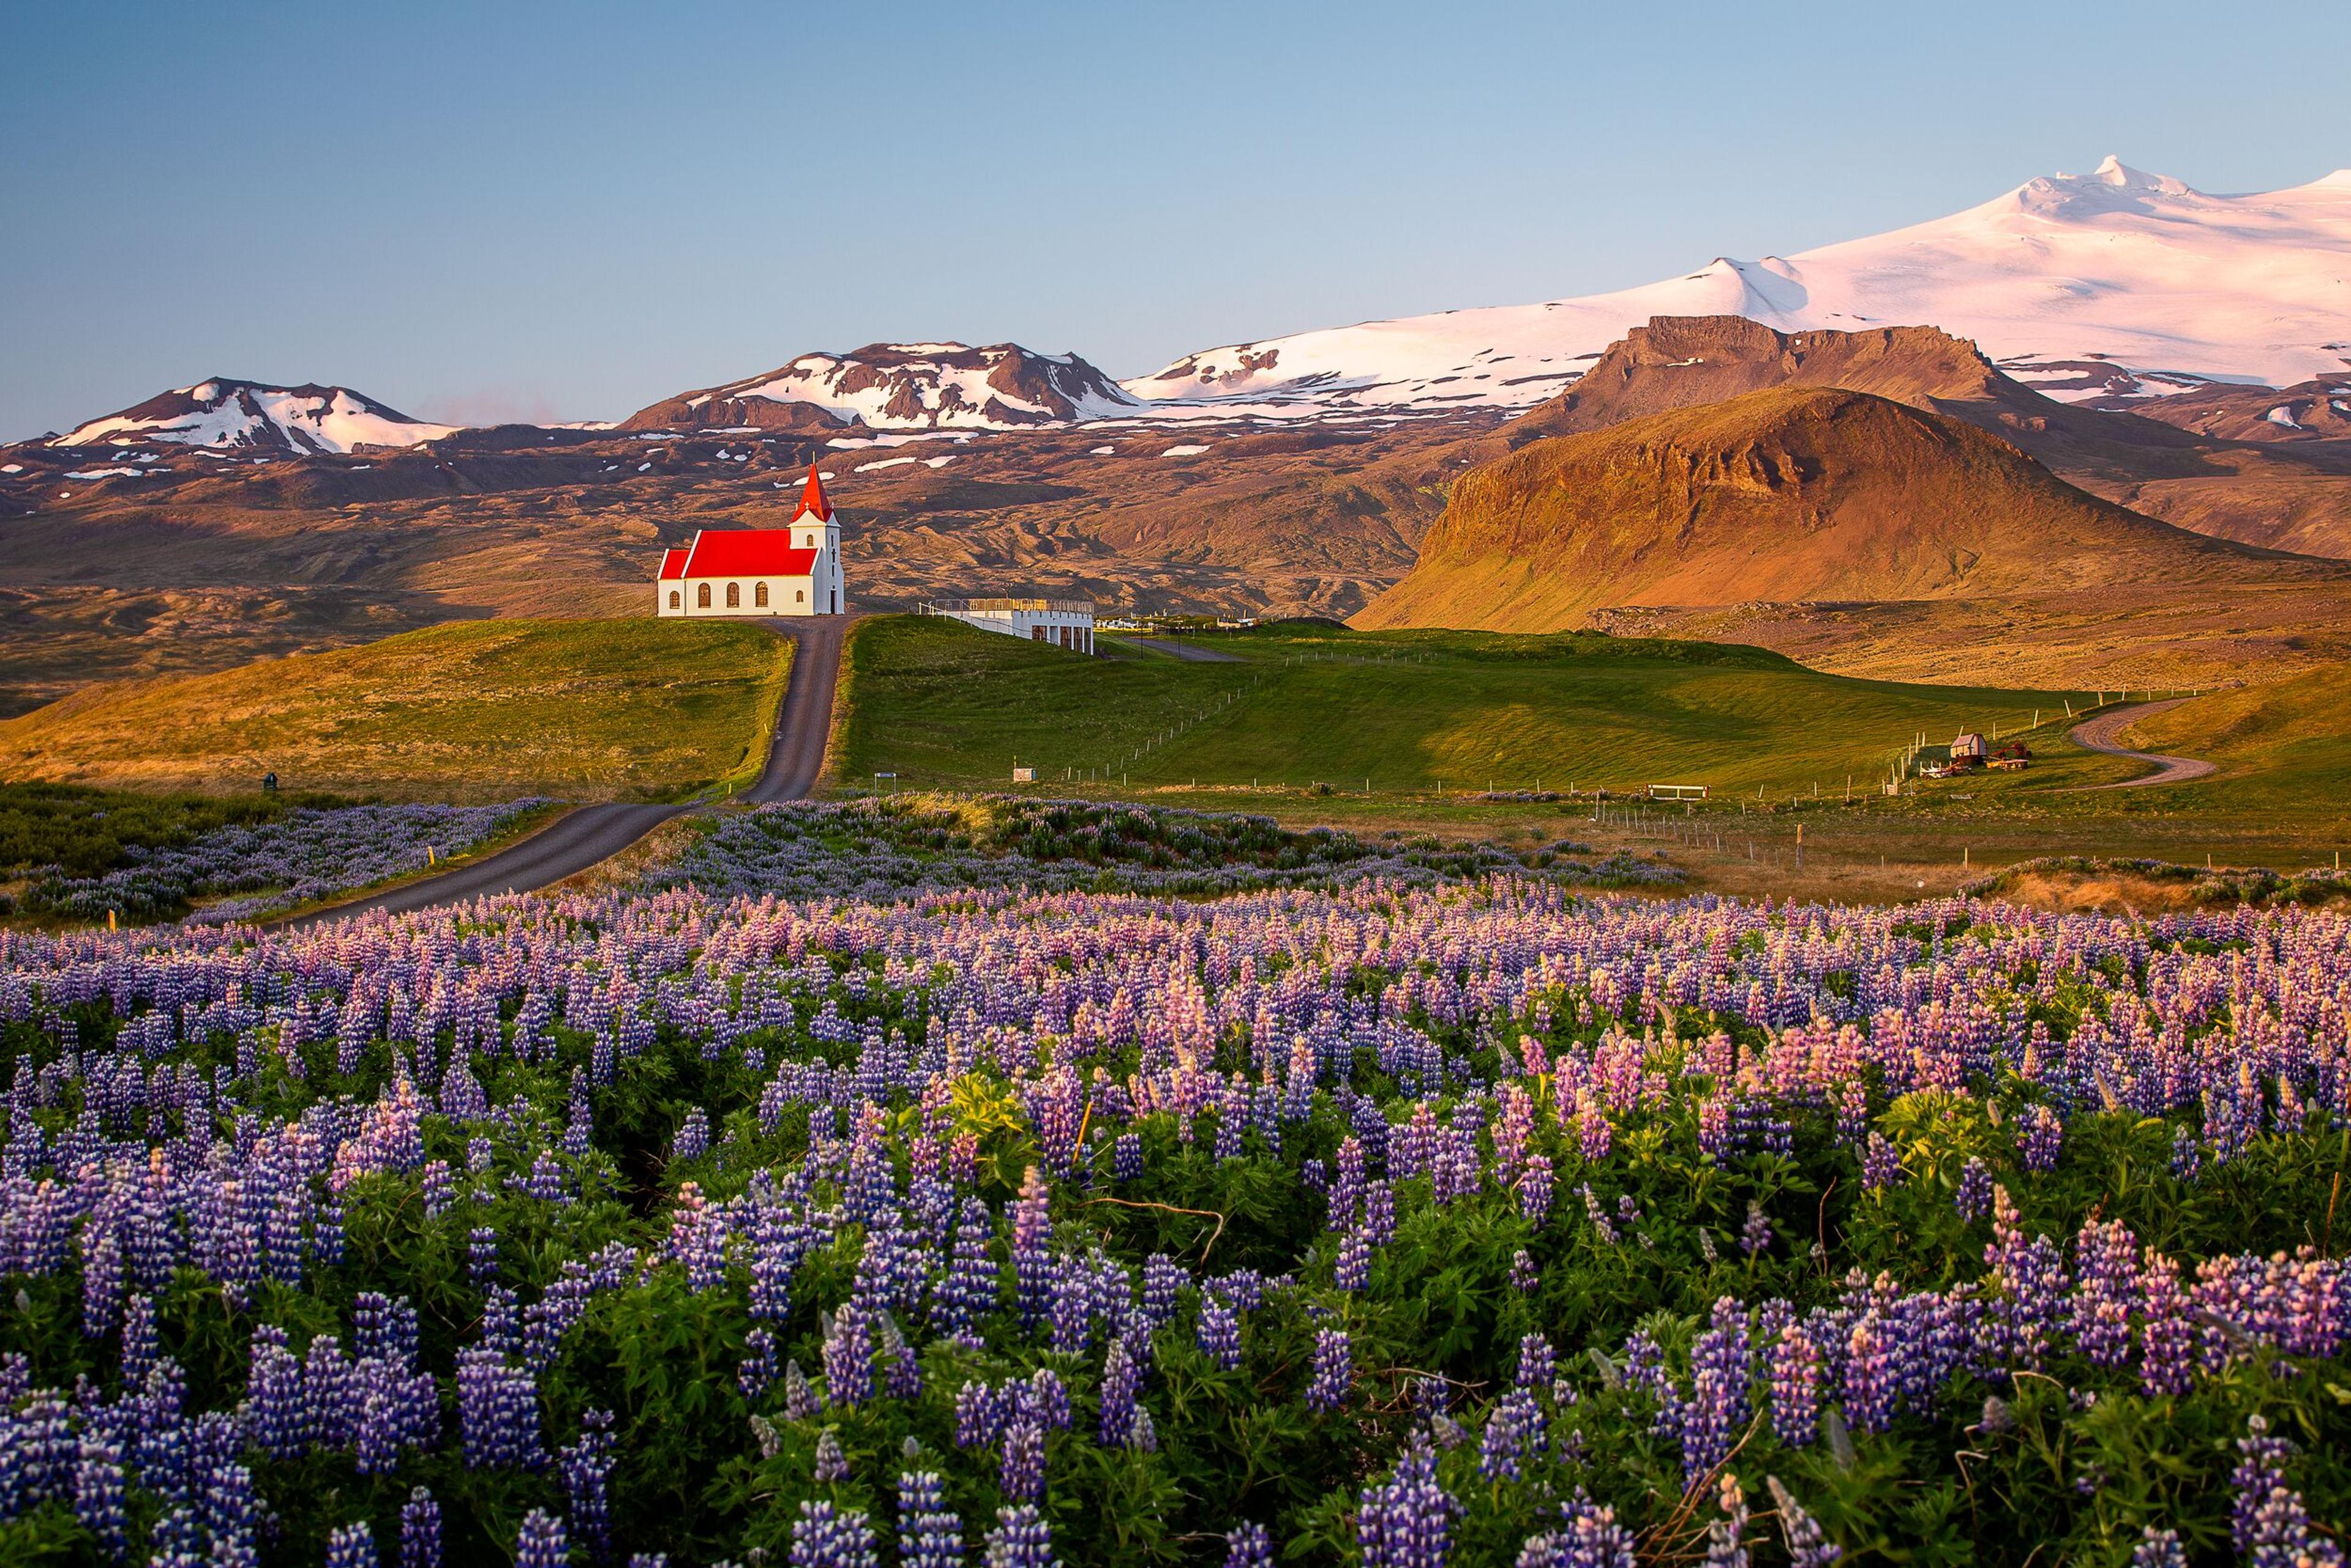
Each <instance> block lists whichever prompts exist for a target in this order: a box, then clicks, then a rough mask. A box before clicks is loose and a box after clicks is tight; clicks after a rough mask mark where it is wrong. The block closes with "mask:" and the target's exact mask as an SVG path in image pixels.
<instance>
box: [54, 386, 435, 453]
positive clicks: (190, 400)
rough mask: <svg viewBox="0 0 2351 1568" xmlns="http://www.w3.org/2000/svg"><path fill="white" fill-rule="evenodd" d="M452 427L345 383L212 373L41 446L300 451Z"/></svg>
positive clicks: (430, 435)
mask: <svg viewBox="0 0 2351 1568" xmlns="http://www.w3.org/2000/svg"><path fill="white" fill-rule="evenodd" d="M458 428H460V427H459V426H456V425H454V424H428V423H425V422H424V421H423V420H421V419H411V418H409V417H408V415H406V414H404V413H401V412H400V411H399V410H397V409H394V408H389V407H386V406H385V405H384V404H382V403H380V402H376V401H375V400H374V399H373V398H371V397H366V396H363V395H361V394H360V393H359V392H353V391H351V390H350V388H349V387H322V386H298V387H273V386H264V385H262V384H260V383H259V382H240V381H232V380H230V379H229V378H227V377H225V376H214V378H213V379H212V380H210V381H207V382H197V383H196V384H195V385H194V386H192V387H177V388H174V389H173V390H172V391H171V392H162V393H158V394H157V395H156V396H154V397H151V398H149V399H148V400H147V401H146V402H142V403H139V404H137V405H136V406H134V407H131V408H126V409H124V410H123V411H122V412H121V413H110V414H108V415H107V416H106V417H105V418H103V419H93V420H91V421H90V422H89V423H88V424H83V425H77V426H76V427H75V428H73V429H72V430H69V431H68V432H67V433H66V434H63V435H60V436H57V437H56V438H55V439H53V440H52V441H51V442H50V443H49V444H50V445H52V446H102V445H110V444H111V445H124V444H130V443H132V442H140V441H169V442H172V443H175V444H179V445H183V446H201V447H205V448H208V449H210V450H213V451H221V452H233V451H263V452H287V453H295V454H308V453H318V452H350V451H355V450H356V449H358V448H359V447H361V446H413V445H415V444H417V443H419V442H422V441H433V440H435V439H437V438H439V437H441V436H444V435H447V434H450V433H451V432H453V431H455V430H456V429H458Z"/></svg>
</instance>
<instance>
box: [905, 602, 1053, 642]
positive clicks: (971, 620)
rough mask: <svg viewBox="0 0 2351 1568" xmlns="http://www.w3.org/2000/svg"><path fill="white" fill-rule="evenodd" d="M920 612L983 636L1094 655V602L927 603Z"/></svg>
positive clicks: (924, 603) (923, 604)
mask: <svg viewBox="0 0 2351 1568" xmlns="http://www.w3.org/2000/svg"><path fill="white" fill-rule="evenodd" d="M919 612H920V613H922V614H925V615H944V616H946V617H947V618H948V619H949V620H951V621H960V622H963V623H964V624H965V625H967V626H977V627H978V628H979V629H980V630H981V631H983V632H1001V633H1002V634H1003V635H1005V636H1007V637H1019V638H1020V639H1022V640H1023V641H1025V642H1030V643H1051V644H1052V645H1053V646H1055V647H1057V648H1067V649H1069V650H1070V651H1071V652H1072V653H1092V652H1093V651H1094V606H1093V601H1092V600H1091V599H926V600H925V601H923V603H922V605H921V607H920V611H919Z"/></svg>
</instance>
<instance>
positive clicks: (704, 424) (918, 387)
mask: <svg viewBox="0 0 2351 1568" xmlns="http://www.w3.org/2000/svg"><path fill="white" fill-rule="evenodd" d="M1137 407H1138V404H1137V400H1136V399H1134V398H1133V397H1131V396H1129V395H1128V394H1127V393H1126V392H1122V391H1121V390H1120V389H1119V386H1118V383H1117V382H1113V381H1112V380H1111V379H1110V378H1109V377H1108V376H1106V375H1104V374H1102V371H1098V370H1096V369H1095V368H1094V367H1093V366H1092V365H1090V364H1088V363H1086V361H1083V360H1081V359H1080V358H1078V356H1077V355H1075V354H1040V353H1038V352H1036V351H1035V350H1030V349H1024V348H1022V347H1021V346H1020V345H1019V344H1018V343H994V344H990V345H988V346H987V347H986V348H978V349H976V348H972V347H970V346H969V345H967V344H964V343H869V344H867V345H866V346H865V347H864V348H862V349H859V350H856V351H855V352H853V353H848V354H823V353H819V354H802V355H801V356H800V357H799V359H797V360H794V361H791V362H790V363H789V364H788V365H785V366H784V367H783V368H782V369H780V370H775V371H768V373H767V374H766V375H763V376H753V377H751V378H750V379H748V380H747V381H740V382H730V383H728V384H727V385H726V386H721V387H711V388H709V389H707V390H705V391H703V392H687V393H685V394H684V395H683V396H681V397H674V398H670V399H667V400H665V401H664V402H657V403H655V404H653V406H652V407H650V408H646V409H642V410H640V411H639V412H638V413H635V414H634V415H632V417H631V418H629V419H628V420H627V421H626V422H625V423H624V427H625V428H628V429H632V430H677V429H750V428H758V429H803V430H804V429H808V428H810V427H811V426H812V425H813V424H817V423H823V424H856V423H862V424H865V425H867V426H870V427H872V428H873V429H877V430H941V429H954V430H1017V429H1023V428H1029V427H1033V426H1037V425H1054V424H1069V423H1075V422H1077V421H1081V420H1087V419H1099V418H1102V417H1103V416H1104V415H1107V414H1113V413H1135V412H1136V411H1137ZM811 415H816V416H817V418H816V419H813V420H812V419H811V417H810V416H811Z"/></svg>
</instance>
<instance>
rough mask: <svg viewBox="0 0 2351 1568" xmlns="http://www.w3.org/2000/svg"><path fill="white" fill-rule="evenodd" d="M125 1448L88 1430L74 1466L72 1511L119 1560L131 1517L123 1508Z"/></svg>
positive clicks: (107, 1553) (92, 1536)
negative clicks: (123, 1461) (123, 1454)
mask: <svg viewBox="0 0 2351 1568" xmlns="http://www.w3.org/2000/svg"><path fill="white" fill-rule="evenodd" d="M122 1495H123V1484H122V1448H121V1446H120V1444H117V1443H111V1442H107V1441H105V1440H103V1439H101V1438H99V1437H95V1436H93V1435H92V1434H90V1433H88V1432H85V1433H84V1434H83V1435H82V1439H81V1458H80V1459H79V1460H78V1462H77V1463H76V1464H75V1466H74V1481H73V1511H74V1517H75V1518H76V1519H78V1520H79V1521H81V1527H82V1528H83V1529H84V1530H87V1531H89V1533H90V1536H91V1538H92V1539H94V1540H95V1541H96V1542H98V1545H99V1551H100V1552H104V1553H105V1554H106V1555H107V1556H109V1557H111V1558H115V1559H118V1560H119V1559H120V1558H121V1556H122V1554H123V1552H124V1551H125V1549H126V1547H127V1545H128V1540H127V1537H126V1534H125V1531H126V1529H127V1527H128V1525H129V1522H130V1520H129V1516H128V1515H127V1514H126V1513H125V1511H124V1509H123V1501H122Z"/></svg>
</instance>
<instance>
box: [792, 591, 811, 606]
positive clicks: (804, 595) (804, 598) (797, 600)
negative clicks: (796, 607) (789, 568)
mask: <svg viewBox="0 0 2351 1568" xmlns="http://www.w3.org/2000/svg"><path fill="white" fill-rule="evenodd" d="M792 602H793V603H794V604H806V603H807V602H808V590H807V589H805V588H795V589H793V590H792Z"/></svg>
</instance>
